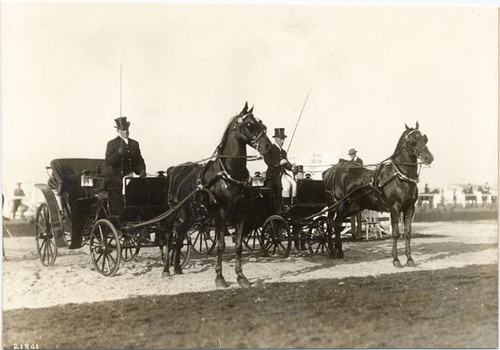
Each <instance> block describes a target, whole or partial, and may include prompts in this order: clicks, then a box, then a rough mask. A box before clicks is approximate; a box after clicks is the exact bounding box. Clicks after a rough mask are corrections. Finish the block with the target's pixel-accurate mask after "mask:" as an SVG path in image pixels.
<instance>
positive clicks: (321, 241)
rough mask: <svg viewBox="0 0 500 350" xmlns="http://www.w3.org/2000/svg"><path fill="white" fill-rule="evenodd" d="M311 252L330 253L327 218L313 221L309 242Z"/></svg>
mask: <svg viewBox="0 0 500 350" xmlns="http://www.w3.org/2000/svg"><path fill="white" fill-rule="evenodd" d="M307 245H308V246H309V252H311V253H312V254H324V253H329V252H330V249H328V229H327V224H326V218H325V217H319V218H317V219H316V220H314V221H313V223H312V225H311V227H310V228H309V239H308V240H307Z"/></svg>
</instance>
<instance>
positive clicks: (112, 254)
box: [90, 219, 121, 277]
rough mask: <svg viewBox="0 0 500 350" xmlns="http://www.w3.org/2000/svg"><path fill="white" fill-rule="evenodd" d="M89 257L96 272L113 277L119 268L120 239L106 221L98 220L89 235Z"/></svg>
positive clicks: (111, 225)
mask: <svg viewBox="0 0 500 350" xmlns="http://www.w3.org/2000/svg"><path fill="white" fill-rule="evenodd" d="M90 256H91V258H92V263H93V264H94V267H95V269H96V270H97V272H99V273H100V274H102V275H104V276H110V277H112V276H114V275H115V274H116V271H118V267H119V266H120V260H121V252H120V238H119V237H118V232H117V231H116V229H115V227H114V226H113V224H112V223H111V222H110V221H109V220H107V219H101V220H98V221H97V222H96V223H95V224H94V227H92V232H91V233H90Z"/></svg>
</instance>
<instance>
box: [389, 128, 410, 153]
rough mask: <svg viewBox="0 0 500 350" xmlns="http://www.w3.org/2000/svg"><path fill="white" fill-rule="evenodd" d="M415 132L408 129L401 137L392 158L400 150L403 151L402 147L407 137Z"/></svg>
mask: <svg viewBox="0 0 500 350" xmlns="http://www.w3.org/2000/svg"><path fill="white" fill-rule="evenodd" d="M413 130H415V129H414V128H408V129H406V130H405V131H404V132H403V133H402V134H401V136H400V137H399V141H398V143H397V145H396V149H395V150H394V152H393V153H392V156H391V157H394V156H395V155H396V154H397V153H398V152H399V150H400V149H401V147H403V143H404V138H405V137H406V135H408V134H409V133H410V132H412V131H413Z"/></svg>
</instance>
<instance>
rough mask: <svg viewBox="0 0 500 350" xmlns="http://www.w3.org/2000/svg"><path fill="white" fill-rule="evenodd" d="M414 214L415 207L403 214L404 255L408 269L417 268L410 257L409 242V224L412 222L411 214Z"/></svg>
mask: <svg viewBox="0 0 500 350" xmlns="http://www.w3.org/2000/svg"><path fill="white" fill-rule="evenodd" d="M414 212H415V206H413V207H411V208H410V209H408V210H407V211H405V212H404V223H405V238H406V240H405V242H406V245H405V255H406V257H407V259H408V260H407V261H406V265H407V266H409V267H415V266H417V265H416V264H415V261H413V258H412V256H411V248H410V241H411V224H412V221H413V213H414Z"/></svg>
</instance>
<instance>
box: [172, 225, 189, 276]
mask: <svg viewBox="0 0 500 350" xmlns="http://www.w3.org/2000/svg"><path fill="white" fill-rule="evenodd" d="M190 226H191V222H190V221H189V220H184V221H183V222H182V223H181V224H180V225H178V226H177V227H176V232H177V235H176V237H175V238H176V239H175V249H174V264H173V265H174V273H175V274H177V275H182V267H181V249H182V246H183V245H184V239H185V238H186V235H187V231H188V229H189V227H190Z"/></svg>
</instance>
